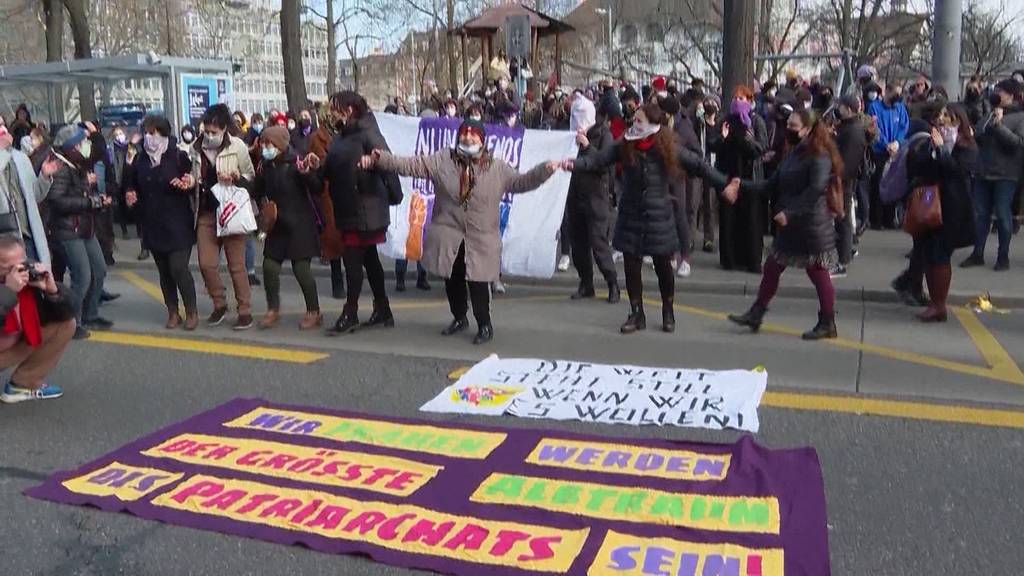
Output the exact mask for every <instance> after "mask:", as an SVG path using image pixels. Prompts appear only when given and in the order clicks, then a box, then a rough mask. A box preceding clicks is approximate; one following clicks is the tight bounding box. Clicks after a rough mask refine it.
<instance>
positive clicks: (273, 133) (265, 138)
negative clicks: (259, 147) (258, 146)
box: [260, 125, 291, 152]
mask: <svg viewBox="0 0 1024 576" xmlns="http://www.w3.org/2000/svg"><path fill="white" fill-rule="evenodd" d="M290 141H291V136H289V134H288V129H287V128H285V127H284V126H281V125H275V126H271V127H270V128H265V129H264V130H263V132H260V142H266V143H267V144H272V145H273V146H274V148H277V149H278V150H280V151H282V152H283V151H285V150H287V149H288V143H289V142H290Z"/></svg>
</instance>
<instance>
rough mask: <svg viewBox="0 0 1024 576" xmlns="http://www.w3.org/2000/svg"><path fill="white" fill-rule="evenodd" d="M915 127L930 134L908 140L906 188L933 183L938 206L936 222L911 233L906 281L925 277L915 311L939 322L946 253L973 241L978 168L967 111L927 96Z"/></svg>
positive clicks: (946, 281)
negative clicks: (923, 300)
mask: <svg viewBox="0 0 1024 576" xmlns="http://www.w3.org/2000/svg"><path fill="white" fill-rule="evenodd" d="M921 120H923V121H924V123H923V126H922V127H921V130H922V131H924V130H927V131H929V132H930V134H931V138H920V139H915V140H913V141H911V142H910V143H908V146H910V148H909V149H908V151H907V176H908V177H909V178H910V186H909V187H910V188H911V189H913V188H915V187H917V186H926V185H937V186H938V188H939V200H940V203H941V207H942V225H941V226H939V227H938V228H934V229H931V230H928V231H926V232H924V233H923V234H922V235H920V236H918V237H915V238H914V249H913V250H912V251H911V255H910V271H908V272H907V273H905V274H908V275H914V276H916V277H915V278H913V279H911V280H910V282H917V283H920V282H921V279H920V276H921V275H922V274H923V275H924V277H925V278H926V279H927V281H928V295H929V297H930V304H929V305H928V308H927V309H926V310H925V311H924V312H923V313H921V314H919V315H918V319H919V320H921V321H922V322H945V321H946V319H947V317H948V312H947V309H946V297H947V296H948V295H949V286H950V283H951V281H952V275H953V269H952V268H951V267H950V258H951V257H952V255H953V251H954V250H956V249H957V248H965V247H967V246H971V245H973V244H974V209H973V206H972V187H973V181H974V175H975V173H976V171H977V169H978V146H977V144H976V143H975V141H974V136H973V129H972V127H971V124H970V120H969V119H968V118H967V113H966V112H965V111H964V110H963V109H962V108H959V107H957V108H947V107H946V106H945V105H944V104H943V103H941V102H928V103H927V104H926V105H924V106H923V107H922V108H921Z"/></svg>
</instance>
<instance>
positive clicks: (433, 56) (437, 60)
mask: <svg viewBox="0 0 1024 576" xmlns="http://www.w3.org/2000/svg"><path fill="white" fill-rule="evenodd" d="M432 6H433V8H434V10H433V12H434V13H433V14H432V16H433V18H431V20H433V34H434V39H433V41H432V42H431V43H432V45H431V47H430V60H431V61H432V64H433V65H434V70H433V72H434V83H435V84H437V86H438V89H440V87H441V84H442V82H441V42H440V38H439V37H438V35H437V20H438V18H440V17H441V8H440V4H438V0H434V2H433V4H432Z"/></svg>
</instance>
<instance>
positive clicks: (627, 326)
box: [562, 103, 738, 334]
mask: <svg viewBox="0 0 1024 576" xmlns="http://www.w3.org/2000/svg"><path fill="white" fill-rule="evenodd" d="M616 162H621V163H622V169H623V174H622V176H623V189H622V197H621V199H620V200H619V217H618V220H616V222H615V236H614V238H613V240H612V246H613V247H614V248H615V249H616V250H619V251H621V252H622V259H623V264H624V265H625V272H626V293H627V294H628V295H629V306H630V313H629V317H628V318H627V319H626V322H625V323H624V324H623V325H622V327H621V328H620V329H619V330H620V331H621V332H622V333H623V334H632V333H634V332H636V331H637V330H644V329H646V328H647V316H646V314H645V312H644V301H643V277H642V274H643V257H644V256H651V257H652V258H653V260H654V270H655V272H656V273H657V275H658V288H659V289H660V291H661V303H662V309H661V319H662V330H663V331H665V332H673V331H675V328H676V320H675V313H674V310H673V300H674V295H675V275H674V273H673V271H672V256H673V255H674V254H675V253H676V252H678V251H679V235H678V233H677V231H676V224H675V217H674V214H675V210H674V209H673V207H672V195H671V193H670V192H669V183H670V180H671V179H678V178H685V177H687V176H694V177H698V178H703V179H704V180H705V181H706V182H708V183H709V184H711V185H713V186H714V187H716V188H720V189H722V188H726V183H727V182H726V178H725V176H723V175H722V174H721V173H720V172H718V171H717V170H715V169H714V168H712V167H711V166H709V165H708V164H707V163H706V162H704V160H703V158H701V156H700V154H698V153H695V152H692V151H690V150H687V149H686V148H683V147H682V146H681V145H679V143H678V141H677V139H676V136H675V134H674V133H673V131H672V130H670V129H669V128H668V116H667V115H666V114H665V112H664V111H663V110H662V109H661V107H660V106H659V105H658V104H656V103H648V104H644V105H643V106H641V107H640V108H638V109H637V111H636V113H635V114H634V115H633V120H632V124H631V125H630V127H629V130H627V131H626V133H625V135H624V137H623V138H622V139H620V140H617V141H616V142H615V143H614V144H613V145H611V146H608V147H607V148H604V149H602V150H601V151H599V152H598V153H596V154H589V155H585V156H581V157H579V158H575V159H573V158H568V159H566V160H564V161H563V162H562V166H563V167H564V168H566V169H567V170H570V171H572V172H573V175H575V174H577V173H581V172H593V171H595V170H597V169H599V168H602V167H608V166H611V165H612V164H615V163H616ZM684 169H685V171H686V172H688V173H689V174H688V175H687V174H684V173H683V170H684ZM729 187H730V188H732V189H735V188H737V187H738V182H737V183H733V184H730V185H729Z"/></svg>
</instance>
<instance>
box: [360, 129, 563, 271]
mask: <svg viewBox="0 0 1024 576" xmlns="http://www.w3.org/2000/svg"><path fill="white" fill-rule="evenodd" d="M374 116H375V117H376V119H377V125H378V126H379V127H380V131H381V134H382V135H383V136H384V140H385V141H386V142H387V143H388V147H389V148H390V149H391V151H392V152H393V153H395V154H398V155H400V156H413V155H419V154H428V155H429V154H433V153H435V152H437V151H438V150H443V149H448V148H452V147H453V146H454V145H455V140H456V136H457V134H458V128H459V123H460V121H459V120H458V119H452V118H415V117H409V116H395V115H392V114H375V115H374ZM486 129H487V141H486V142H485V145H486V146H487V148H488V149H489V150H491V152H492V153H493V154H494V156H495V158H500V159H502V160H504V161H506V162H508V163H509V165H511V166H512V167H513V168H515V169H517V170H519V171H520V172H526V171H527V170H529V169H530V168H532V167H534V166H535V165H537V164H539V163H541V162H547V161H549V160H562V159H564V158H567V157H570V156H575V155H576V144H575V140H574V137H575V136H574V135H573V134H572V133H569V132H555V131H548V130H524V129H523V128H522V127H514V128H509V127H508V126H501V125H497V124H488V125H487V126H486ZM570 176H571V175H570V174H569V173H567V172H563V171H558V172H556V173H555V175H554V176H552V177H551V178H550V179H548V181H547V182H545V183H544V185H542V186H541V187H540V188H538V189H537V190H535V191H533V192H529V193H526V194H516V195H512V194H505V197H504V198H503V199H502V201H501V207H500V215H501V216H500V217H501V220H500V222H501V240H502V250H501V271H502V272H503V273H505V274H513V275H516V276H530V277H535V278H550V277H551V276H552V275H553V274H554V272H555V261H556V259H557V254H556V251H557V242H558V229H559V227H560V226H561V224H562V213H563V212H564V211H565V199H566V195H567V194H568V191H569V178H570ZM401 181H402V192H403V193H404V194H403V196H404V197H403V198H402V203H401V204H399V205H397V206H392V207H391V226H390V227H389V228H388V235H387V242H386V243H385V244H384V246H383V247H382V248H381V252H382V253H384V254H385V255H387V256H389V257H391V258H406V259H409V260H419V259H420V256H421V255H422V253H423V238H424V234H425V230H426V228H427V227H429V226H430V216H431V213H432V210H433V206H434V187H433V185H432V184H431V182H430V181H429V180H424V179H420V178H402V179H401Z"/></svg>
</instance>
